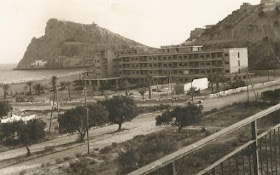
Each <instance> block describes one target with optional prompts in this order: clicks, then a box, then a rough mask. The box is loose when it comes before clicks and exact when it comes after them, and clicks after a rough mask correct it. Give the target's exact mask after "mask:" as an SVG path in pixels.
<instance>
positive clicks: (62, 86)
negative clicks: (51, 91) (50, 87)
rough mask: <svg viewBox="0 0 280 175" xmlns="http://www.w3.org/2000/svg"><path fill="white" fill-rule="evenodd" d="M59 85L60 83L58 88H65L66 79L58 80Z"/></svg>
mask: <svg viewBox="0 0 280 175" xmlns="http://www.w3.org/2000/svg"><path fill="white" fill-rule="evenodd" d="M59 85H60V89H61V90H64V89H66V86H67V83H66V81H60V82H59Z"/></svg>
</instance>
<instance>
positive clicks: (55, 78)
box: [49, 76, 58, 133]
mask: <svg viewBox="0 0 280 175" xmlns="http://www.w3.org/2000/svg"><path fill="white" fill-rule="evenodd" d="M57 80H58V78H57V76H52V78H51V84H52V88H53V104H52V110H51V117H50V127H49V133H50V132H51V125H52V116H53V109H54V101H55V99H56V105H57V106H56V107H57V111H58V99H57V86H56V84H57Z"/></svg>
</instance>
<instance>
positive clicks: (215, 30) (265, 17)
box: [191, 4, 280, 70]
mask: <svg viewBox="0 0 280 175" xmlns="http://www.w3.org/2000/svg"><path fill="white" fill-rule="evenodd" d="M191 44H199V45H204V46H205V48H209V49H210V48H224V47H226V48H227V47H248V50H249V69H251V70H252V69H276V68H280V62H279V59H278V56H280V49H279V46H280V10H278V9H275V10H273V11H269V12H264V11H263V6H262V5H256V6H253V5H250V4H243V5H242V6H241V8H240V9H238V10H236V11H234V12H232V14H230V15H228V16H227V17H226V18H225V19H223V20H222V21H220V22H219V23H218V24H216V25H215V26H213V27H212V28H210V29H206V30H205V32H204V33H203V34H202V35H201V36H200V37H199V38H197V39H196V41H194V42H192V43H191Z"/></svg>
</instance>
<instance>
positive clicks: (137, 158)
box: [117, 135, 177, 174]
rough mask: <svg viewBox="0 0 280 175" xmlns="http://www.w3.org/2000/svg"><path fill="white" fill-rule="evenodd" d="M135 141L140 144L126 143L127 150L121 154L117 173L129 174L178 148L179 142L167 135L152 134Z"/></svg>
mask: <svg viewBox="0 0 280 175" xmlns="http://www.w3.org/2000/svg"><path fill="white" fill-rule="evenodd" d="M134 143H138V145H135V144H133V146H132V145H130V144H128V145H125V148H124V150H125V151H123V152H121V153H120V154H119V157H118V164H119V170H118V172H117V174H127V173H129V172H131V171H133V170H135V169H138V168H140V167H142V166H144V165H146V164H148V163H150V162H152V161H154V160H157V159H159V158H161V157H163V156H164V155H167V154H170V153H171V152H173V151H175V150H176V149H177V144H175V143H174V141H173V140H171V139H170V138H168V136H166V135H152V136H150V137H147V138H140V139H139V141H138V142H137V141H136V142H134Z"/></svg>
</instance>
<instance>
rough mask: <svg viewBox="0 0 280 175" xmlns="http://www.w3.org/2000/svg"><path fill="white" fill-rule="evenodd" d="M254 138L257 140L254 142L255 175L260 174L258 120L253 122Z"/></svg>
mask: <svg viewBox="0 0 280 175" xmlns="http://www.w3.org/2000/svg"><path fill="white" fill-rule="evenodd" d="M251 132H252V140H254V141H255V142H254V143H253V144H252V147H251V148H252V153H253V163H254V175H259V174H261V173H259V154H258V139H257V138H258V137H257V135H258V133H257V121H256V120H255V121H253V122H252V123H251Z"/></svg>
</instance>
